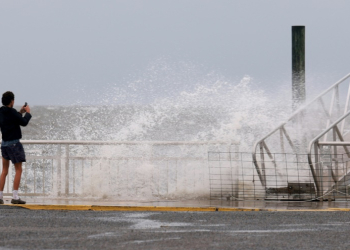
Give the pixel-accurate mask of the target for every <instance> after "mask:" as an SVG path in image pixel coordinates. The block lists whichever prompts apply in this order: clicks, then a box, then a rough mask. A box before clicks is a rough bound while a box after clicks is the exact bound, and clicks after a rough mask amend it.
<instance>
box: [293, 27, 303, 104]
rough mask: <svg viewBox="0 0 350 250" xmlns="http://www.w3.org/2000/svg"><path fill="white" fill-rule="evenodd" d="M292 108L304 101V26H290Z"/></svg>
mask: <svg viewBox="0 0 350 250" xmlns="http://www.w3.org/2000/svg"><path fill="white" fill-rule="evenodd" d="M292 92H293V94H292V95H293V100H292V101H293V104H292V105H293V110H296V109H297V108H298V107H299V106H300V105H301V104H303V103H304V102H305V26H292Z"/></svg>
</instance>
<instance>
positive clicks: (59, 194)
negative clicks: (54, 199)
mask: <svg viewBox="0 0 350 250" xmlns="http://www.w3.org/2000/svg"><path fill="white" fill-rule="evenodd" d="M61 157H62V149H61V145H60V144H58V151H57V195H58V196H61V183H62V180H61Z"/></svg>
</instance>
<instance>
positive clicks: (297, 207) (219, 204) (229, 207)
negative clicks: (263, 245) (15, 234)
mask: <svg viewBox="0 0 350 250" xmlns="http://www.w3.org/2000/svg"><path fill="white" fill-rule="evenodd" d="M22 199H24V200H25V201H27V204H25V205H11V203H10V202H11V197H5V199H4V201H5V206H12V207H18V208H27V209H33V210H96V211H201V212H215V211H350V201H332V202H327V201H325V202H305V201H264V200H255V201H254V200H251V201H220V200H152V201H110V200H103V199H100V200H97V199H82V198H60V199H57V198H50V197H40V198H33V197H22Z"/></svg>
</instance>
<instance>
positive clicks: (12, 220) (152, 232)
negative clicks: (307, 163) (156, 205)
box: [0, 206, 350, 250]
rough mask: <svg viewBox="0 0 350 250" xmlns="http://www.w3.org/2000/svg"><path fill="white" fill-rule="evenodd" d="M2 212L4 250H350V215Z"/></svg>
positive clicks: (0, 244)
mask: <svg viewBox="0 0 350 250" xmlns="http://www.w3.org/2000/svg"><path fill="white" fill-rule="evenodd" d="M0 207H1V208H0V250H2V249H350V237H349V236H350V214H349V212H97V211H40V210H36V211H33V210H27V209H19V208H17V209H15V208H12V207H8V206H0Z"/></svg>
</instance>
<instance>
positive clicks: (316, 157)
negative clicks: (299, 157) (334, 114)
mask: <svg viewBox="0 0 350 250" xmlns="http://www.w3.org/2000/svg"><path fill="white" fill-rule="evenodd" d="M349 115H350V111H349V112H347V113H346V114H345V115H343V116H342V117H340V118H339V119H338V120H337V121H335V122H334V123H333V124H331V125H330V126H329V127H328V128H327V129H326V130H324V131H323V132H322V133H320V134H319V135H318V136H316V137H315V138H314V139H313V140H311V142H310V143H309V147H308V162H309V165H310V169H311V172H312V176H313V180H314V183H315V185H316V188H317V195H318V196H321V195H323V194H324V193H327V192H329V191H330V190H329V189H328V190H326V191H324V188H323V185H322V180H321V179H322V178H323V177H324V176H325V174H324V172H325V169H324V167H327V168H328V169H329V171H326V176H325V177H326V178H329V177H332V180H333V182H334V183H333V185H332V186H331V187H330V188H333V187H334V186H335V185H337V184H338V183H339V182H340V183H343V182H344V180H345V178H346V177H348V174H349V173H348V172H341V176H339V175H340V171H339V166H338V162H339V159H337V157H336V156H337V155H338V154H339V152H338V147H342V148H343V151H344V153H345V154H346V156H347V158H350V151H349V149H348V146H350V141H344V135H343V134H342V132H341V131H342V130H341V129H339V127H338V124H339V123H342V128H344V124H345V119H346V118H347V117H348V116H349ZM329 132H332V137H331V138H332V140H328V141H322V140H321V139H322V137H323V138H326V139H327V138H329V137H327V134H328V133H329ZM338 140H339V141H338ZM312 151H314V153H312ZM325 153H327V154H328V155H329V158H330V160H329V161H328V162H327V164H315V163H316V162H320V161H321V159H320V155H321V154H325ZM333 162H334V164H333Z"/></svg>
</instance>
